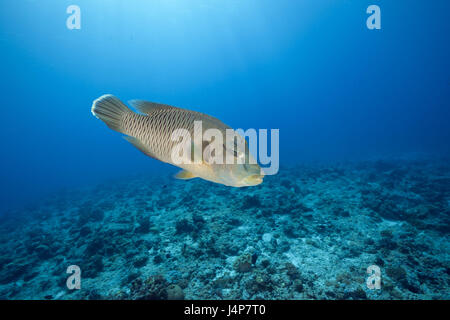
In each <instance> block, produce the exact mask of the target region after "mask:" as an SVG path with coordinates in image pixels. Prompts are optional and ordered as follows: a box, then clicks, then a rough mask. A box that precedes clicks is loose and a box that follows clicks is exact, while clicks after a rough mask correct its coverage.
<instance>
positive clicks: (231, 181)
mask: <svg viewBox="0 0 450 320" xmlns="http://www.w3.org/2000/svg"><path fill="white" fill-rule="evenodd" d="M238 157H239V156H238ZM227 169H228V170H227V171H228V175H225V179H226V180H227V184H228V185H231V186H234V187H250V186H256V185H258V184H261V183H262V182H263V179H264V172H263V170H262V169H261V167H260V166H259V165H258V164H257V163H256V160H254V159H253V157H252V156H251V154H247V158H246V159H245V162H243V163H239V162H237V163H234V164H228V165H227Z"/></svg>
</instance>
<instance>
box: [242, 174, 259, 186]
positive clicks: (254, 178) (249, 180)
mask: <svg viewBox="0 0 450 320" xmlns="http://www.w3.org/2000/svg"><path fill="white" fill-rule="evenodd" d="M263 178H264V176H263V175H261V174H252V175H251V176H248V177H246V178H245V179H244V181H243V182H244V183H245V184H246V185H248V186H256V185H258V184H260V183H262V182H263Z"/></svg>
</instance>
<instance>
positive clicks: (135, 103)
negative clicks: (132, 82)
mask: <svg viewBox="0 0 450 320" xmlns="http://www.w3.org/2000/svg"><path fill="white" fill-rule="evenodd" d="M128 103H129V104H130V105H131V106H132V107H133V108H135V109H137V110H138V111H139V112H142V113H145V114H150V113H152V112H155V111H158V110H167V109H172V108H175V107H172V106H169V105H167V104H162V103H156V102H149V101H144V100H130V101H128Z"/></svg>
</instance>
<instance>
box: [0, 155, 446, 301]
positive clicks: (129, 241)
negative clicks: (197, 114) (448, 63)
mask: <svg viewBox="0 0 450 320" xmlns="http://www.w3.org/2000/svg"><path fill="white" fill-rule="evenodd" d="M449 231H450V162H449V161H444V160H442V161H440V160H433V161H431V160H427V161H425V160H378V161H364V162H355V163H340V164H332V165H329V164H327V165H318V164H316V165H297V166H292V167H284V168H281V170H280V173H279V174H278V175H276V176H268V177H266V178H265V181H264V183H263V184H261V185H259V186H256V187H251V188H228V187H225V186H222V185H217V184H213V183H210V182H206V181H202V180H199V179H194V180H190V181H177V180H173V179H172V178H171V177H170V175H167V177H165V176H164V177H162V176H159V177H151V178H149V177H141V178H130V179H123V180H120V181H114V182H111V181H109V182H108V183H104V184H101V185H96V186H88V187H85V188H80V189H76V190H69V191H64V192H60V193H58V194H55V195H53V196H50V197H48V198H47V199H43V200H42V201H40V202H38V203H35V204H33V205H29V206H27V207H26V208H24V209H23V210H16V211H14V212H5V213H2V214H1V216H0V247H1V250H0V298H2V299H449V298H450V290H449V277H450V276H449V274H450V267H449V266H450V264H449V252H450V251H449ZM69 265H78V266H79V267H80V268H81V289H80V290H69V289H68V288H67V287H66V280H67V277H68V276H69V274H67V273H66V268H67V267H68V266H69ZM371 265H377V266H379V267H380V269H381V289H380V290H374V289H369V288H368V287H367V286H366V279H367V277H368V276H369V275H368V274H367V272H366V270H367V267H368V266H371Z"/></svg>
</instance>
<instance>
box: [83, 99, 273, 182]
mask: <svg viewBox="0 0 450 320" xmlns="http://www.w3.org/2000/svg"><path fill="white" fill-rule="evenodd" d="M129 104H130V105H131V106H132V107H133V108H135V109H137V110H138V111H139V113H136V112H134V111H132V110H131V109H130V108H128V107H127V106H126V105H125V104H124V103H122V102H121V101H120V100H119V99H118V98H116V97H114V96H113V95H103V96H101V97H100V98H98V99H96V100H95V101H94V103H93V104H92V109H91V110H92V113H93V115H94V116H96V117H97V118H99V119H100V120H102V121H103V122H105V123H106V125H107V126H108V127H109V128H111V129H113V130H115V131H118V132H121V133H123V134H125V137H124V138H125V139H126V140H127V141H129V142H130V143H131V144H133V145H134V146H135V147H136V148H138V149H139V150H140V151H142V152H143V153H144V154H146V155H147V156H149V157H152V158H154V159H157V160H160V161H163V162H166V163H170V164H172V165H175V166H177V167H180V168H182V169H183V171H181V172H180V173H178V174H177V175H176V176H175V177H176V178H179V179H191V178H196V177H199V178H202V179H205V180H208V181H212V182H216V183H220V184H224V185H226V186H232V187H244V186H255V185H258V184H260V183H262V181H263V177H264V174H263V172H262V170H261V168H260V166H259V165H258V164H257V163H256V161H255V159H254V158H253V157H252V155H251V153H250V152H249V148H248V145H247V141H245V139H243V138H242V137H241V136H239V135H238V134H237V133H236V132H235V131H233V130H232V129H231V128H230V127H229V126H227V125H226V124H224V123H223V122H222V121H220V120H219V119H217V118H214V117H211V116H209V115H206V114H204V113H200V112H196V111H191V110H186V109H182V108H177V107H172V106H169V105H165V104H159V103H154V102H147V101H142V100H132V101H130V102H129ZM199 121H201V124H202V129H201V132H200V133H198V132H196V130H194V129H195V128H194V127H195V123H199ZM179 129H182V130H184V132H188V133H189V134H190V135H191V137H192V138H193V139H192V141H198V140H197V138H198V137H196V136H195V135H197V136H198V135H199V134H200V135H202V137H203V133H204V132H205V131H206V130H208V129H213V130H216V132H220V133H222V135H223V137H226V135H227V134H229V132H230V131H232V132H233V134H234V135H235V137H236V138H238V139H241V141H242V143H243V145H244V149H243V150H242V149H241V150H239V149H237V148H236V146H234V147H233V146H232V147H231V148H230V147H229V146H227V145H226V144H225V143H224V144H223V150H220V151H221V152H222V154H223V155H224V157H225V156H226V157H229V158H227V159H230V158H231V159H233V161H232V162H230V161H223V162H219V163H216V162H214V161H213V162H211V161H206V160H207V159H205V158H204V155H205V154H208V148H211V144H210V143H208V142H207V141H205V140H203V139H202V137H201V138H200V139H201V140H200V141H201V142H200V143H199V144H197V145H195V144H194V143H192V155H190V156H189V157H192V160H194V155H195V153H197V154H200V155H201V156H200V161H185V162H182V163H179V161H174V157H173V152H174V148H176V147H177V146H179V141H174V139H173V133H174V132H175V131H176V130H179ZM217 130H218V131H217ZM196 159H197V158H196Z"/></svg>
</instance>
